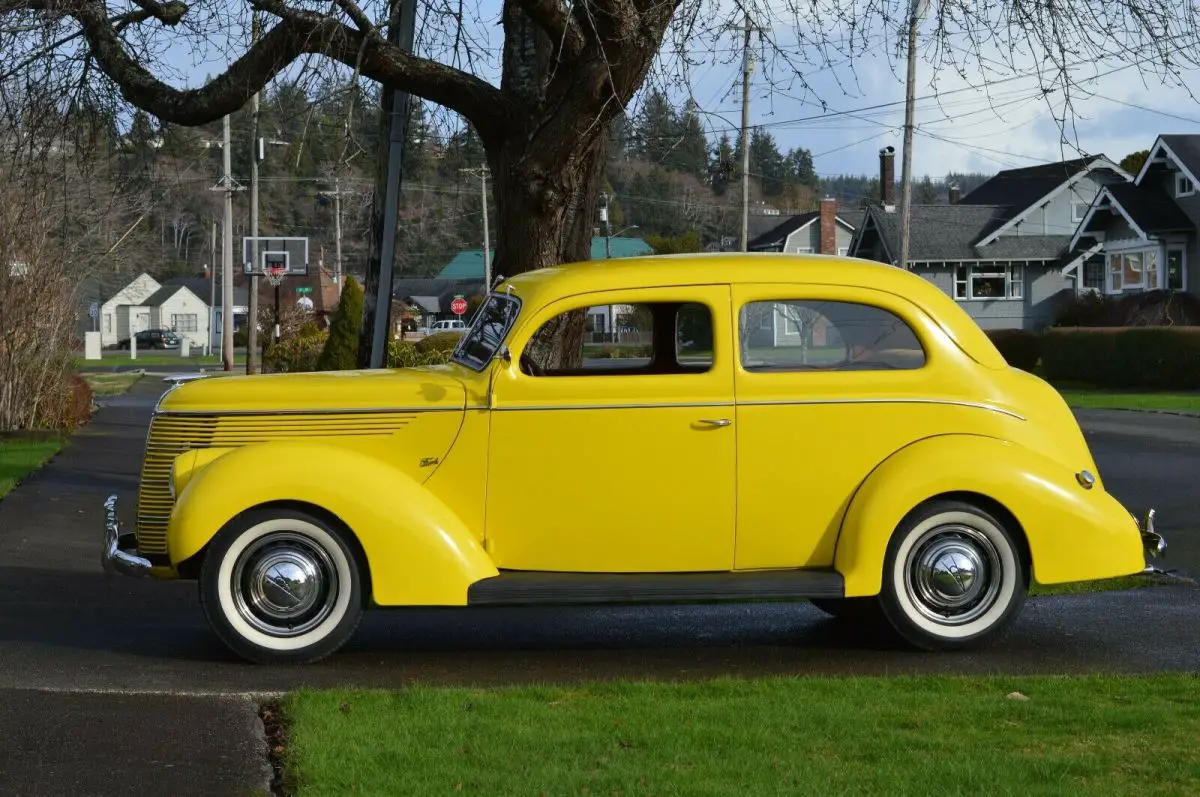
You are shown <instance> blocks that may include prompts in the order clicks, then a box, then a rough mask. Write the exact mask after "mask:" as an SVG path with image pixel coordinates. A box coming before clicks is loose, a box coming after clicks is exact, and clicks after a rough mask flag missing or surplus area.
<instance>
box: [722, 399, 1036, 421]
mask: <svg viewBox="0 0 1200 797" xmlns="http://www.w3.org/2000/svg"><path fill="white" fill-rule="evenodd" d="M793 404H797V405H799V404H942V405H945V406H950V407H968V408H970V409H976V410H990V411H992V412H998V413H1000V414H1001V415H1009V416H1011V417H1013V418H1016V419H1017V420H1019V421H1025V420H1028V418H1026V417H1025V416H1024V415H1020V414H1019V413H1016V412H1013V411H1012V410H1006V409H1004V408H1003V407H996V406H994V405H992V404H984V403H983V402H979V401H962V400H959V399H934V398H846V399H780V400H778V401H739V402H738V406H739V407H767V406H777V405H783V406H788V405H793Z"/></svg>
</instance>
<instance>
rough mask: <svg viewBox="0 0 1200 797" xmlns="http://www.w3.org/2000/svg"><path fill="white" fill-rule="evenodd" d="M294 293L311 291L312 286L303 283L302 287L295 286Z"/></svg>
mask: <svg viewBox="0 0 1200 797" xmlns="http://www.w3.org/2000/svg"><path fill="white" fill-rule="evenodd" d="M296 293H312V286H311V285H305V286H303V287H300V288H297V289H296Z"/></svg>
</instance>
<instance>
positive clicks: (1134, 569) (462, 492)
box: [102, 254, 1165, 662]
mask: <svg viewBox="0 0 1200 797" xmlns="http://www.w3.org/2000/svg"><path fill="white" fill-rule="evenodd" d="M614 304H620V305H626V306H631V307H633V309H634V311H635V313H636V317H638V318H639V319H641V320H640V321H639V329H641V330H643V331H646V332H648V334H649V339H650V340H651V341H652V342H651V343H650V344H649V353H648V354H646V355H645V356H641V355H640V354H639V356H638V357H637V358H627V357H625V356H624V355H618V354H612V356H611V357H609V358H606V357H605V356H604V354H603V352H600V353H597V352H594V351H593V352H590V353H589V354H588V356H586V357H585V356H583V352H582V351H575V350H574V349H573V348H569V347H567V346H566V345H565V343H560V344H559V346H558V347H557V348H555V347H548V346H547V345H545V340H546V336H539V335H538V334H537V333H538V332H539V330H542V329H544V328H546V327H547V325H555V326H554V327H551V329H555V328H558V329H561V327H559V326H557V325H559V324H563V323H565V322H567V320H568V319H569V318H572V317H578V316H577V311H580V310H587V309H588V308H590V307H592V306H597V307H602V306H611V305H614ZM569 314H574V315H569ZM631 315H634V313H631ZM579 338H580V336H569V335H568V336H561V337H560V338H559V340H560V341H571V340H578V339H579ZM680 341H687V342H688V343H687V344H686V345H685V344H681V343H680ZM591 345H592V344H581V346H580V348H584V347H586V346H591ZM613 357H619V359H613ZM583 461H586V463H587V468H588V472H590V473H592V474H603V475H602V476H600V477H598V479H599V480H598V479H597V478H590V479H581V478H580V477H579V473H580V471H579V467H577V465H578V464H579V463H580V462H583ZM313 463H320V467H314V466H313ZM142 473H143V477H142V481H141V485H140V492H139V496H138V506H137V513H136V516H137V523H136V526H135V527H134V530H133V531H132V532H130V533H127V534H126V533H122V531H121V527H120V525H119V520H118V510H117V499H116V497H115V496H114V497H110V498H109V499H108V500H107V502H106V504H105V508H106V514H105V529H104V548H103V556H102V558H103V562H104V564H105V566H106V567H108V568H110V569H112V570H115V571H117V572H120V573H124V574H127V575H132V576H140V575H147V574H148V575H150V576H153V577H157V578H163V579H180V578H182V579H193V580H196V581H198V584H199V594H200V602H201V604H202V606H203V608H204V612H205V613H206V616H207V618H208V621H209V623H210V624H211V627H212V629H213V630H214V631H215V633H216V634H217V635H218V636H219V637H220V638H221V639H222V640H224V642H225V643H226V644H227V645H228V646H229V647H230V648H231V649H232V650H234V651H236V652H237V653H238V654H240V655H241V656H243V657H245V658H246V659H249V660H251V661H255V662H309V661H315V660H317V659H320V658H322V657H324V656H326V655H328V654H330V653H332V652H334V651H335V650H337V649H338V648H339V647H341V646H342V645H343V644H344V643H345V642H346V641H347V639H349V637H350V636H351V634H352V633H353V632H354V629H355V628H356V627H357V625H358V623H359V620H360V618H361V616H362V614H363V612H364V610H365V609H367V608H369V607H400V606H512V605H523V606H528V605H545V604H588V605H594V604H604V603H658V602H716V601H765V600H773V601H777V600H793V601H799V600H810V601H812V603H814V604H815V605H817V606H818V607H820V608H821V609H823V610H824V611H826V612H828V613H829V614H831V615H833V616H835V617H837V618H841V620H842V621H851V622H872V623H877V622H883V623H885V624H886V625H887V626H890V627H891V628H892V629H894V631H895V632H896V637H897V640H898V641H906V642H907V643H908V644H910V645H912V646H915V647H918V648H922V649H928V650H945V649H962V648H973V647H978V646H982V645H984V644H987V643H990V642H993V641H995V640H997V639H999V638H1001V637H1002V636H1003V634H1004V633H1005V631H1006V630H1008V629H1009V628H1010V627H1011V625H1012V623H1013V621H1014V620H1015V618H1016V617H1017V615H1018V613H1019V612H1020V610H1021V608H1022V606H1023V604H1024V602H1025V597H1026V593H1027V591H1028V588H1029V586H1030V583H1031V580H1032V579H1033V578H1034V577H1035V576H1036V578H1037V581H1038V582H1040V583H1042V584H1055V583H1062V582H1073V581H1085V580H1092V579H1104V578H1110V577H1115V576H1122V575H1126V574H1134V573H1139V572H1143V571H1144V570H1145V569H1146V568H1147V567H1149V566H1150V564H1149V563H1150V562H1151V561H1152V560H1153V558H1154V557H1157V556H1158V555H1160V554H1161V553H1162V551H1163V548H1164V546H1165V543H1164V542H1163V540H1162V537H1161V536H1160V535H1158V534H1157V533H1156V532H1155V530H1154V528H1153V515H1152V514H1149V515H1148V516H1147V520H1146V522H1145V523H1144V524H1143V523H1141V522H1139V521H1138V520H1137V519H1136V518H1135V517H1134V516H1133V515H1132V514H1131V513H1130V512H1129V511H1127V510H1126V509H1125V507H1123V506H1122V505H1121V503H1119V502H1118V501H1117V500H1116V499H1115V498H1114V497H1113V496H1112V495H1111V494H1109V493H1108V492H1107V491H1106V490H1105V487H1104V483H1103V481H1102V479H1101V477H1100V475H1099V473H1098V472H1097V469H1096V464H1095V462H1094V460H1093V458H1092V455H1091V453H1090V451H1089V450H1088V445H1087V442H1086V440H1085V439H1084V436H1083V434H1082V433H1081V431H1080V429H1079V426H1078V425H1077V423H1076V421H1075V418H1074V416H1073V415H1072V413H1071V411H1070V410H1069V409H1068V407H1067V405H1066V404H1065V403H1064V402H1063V399H1062V398H1061V397H1060V396H1059V394H1058V393H1057V392H1056V391H1055V390H1054V389H1053V388H1052V387H1051V386H1050V385H1048V384H1046V383H1045V382H1043V381H1042V380H1040V379H1038V378H1037V377H1035V376H1033V375H1031V374H1028V373H1025V372H1023V371H1020V370H1017V369H1014V368H1011V367H1009V366H1008V365H1007V364H1006V363H1005V361H1004V358H1003V357H1001V355H1000V353H999V352H998V351H997V350H996V348H995V346H993V345H992V343H991V342H990V341H989V340H988V338H987V336H986V335H984V333H983V332H982V331H981V330H980V328H979V327H978V326H977V325H976V324H975V322H974V321H973V320H972V319H971V318H970V317H968V316H967V314H966V313H965V312H964V311H963V310H962V309H961V307H959V305H957V304H956V303H955V302H954V301H953V300H952V299H950V298H949V297H947V296H946V295H945V294H944V293H943V292H942V291H941V290H939V289H938V288H937V287H935V286H934V285H933V284H931V283H929V282H927V281H926V280H924V279H922V278H921V277H919V276H916V275H914V274H912V273H910V272H907V271H903V270H900V269H896V268H893V267H891V266H887V265H883V264H879V263H872V262H867V261H862V260H855V259H850V258H833V257H827V258H817V257H806V256H787V255H771V254H758V255H744V254H733V255H688V256H671V257H661V258H656V257H644V258H625V259H622V260H620V261H605V262H604V263H603V264H602V265H597V264H594V263H582V264H573V265H568V266H563V267H558V268H554V269H550V270H544V271H533V272H529V273H526V274H521V275H519V276H517V277H514V278H512V279H509V280H507V281H505V282H503V283H501V284H500V285H499V286H498V287H497V289H496V291H495V292H493V293H491V294H490V295H489V296H488V297H487V298H486V299H485V302H484V304H483V306H482V307H481V309H480V310H479V312H478V313H477V314H476V317H475V320H474V323H473V324H472V326H471V329H470V331H469V332H468V333H467V334H466V336H465V337H464V338H463V340H462V341H461V342H460V343H459V345H458V346H457V348H456V349H455V351H454V353H453V362H451V363H449V364H446V365H437V366H425V367H420V368H408V369H396V370H390V371H387V372H385V373H378V372H374V373H369V374H368V373H354V372H350V373H346V372H342V373H297V374H287V375H271V376H247V377H243V378H240V379H197V380H194V381H190V382H188V383H186V384H177V385H176V386H174V387H172V388H171V389H170V390H169V391H168V392H167V393H166V394H165V395H164V396H163V398H162V399H161V401H160V402H159V404H158V407H157V408H156V409H155V412H154V416H153V420H152V423H151V426H150V431H149V435H148V438H147V444H146V453H145V464H144V467H143V471H142ZM331 473H336V474H337V478H330V474H331ZM264 474H269V475H268V476H264ZM605 479H611V480H612V481H611V482H606V481H605ZM348 484H353V485H354V489H347V488H346V485H348Z"/></svg>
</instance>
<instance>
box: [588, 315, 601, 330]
mask: <svg viewBox="0 0 1200 797" xmlns="http://www.w3.org/2000/svg"><path fill="white" fill-rule="evenodd" d="M587 328H588V332H603V331H604V314H603V313H588V316H587Z"/></svg>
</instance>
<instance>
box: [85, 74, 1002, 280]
mask: <svg viewBox="0 0 1200 797" xmlns="http://www.w3.org/2000/svg"><path fill="white" fill-rule="evenodd" d="M377 107H378V105H377V102H376V100H375V98H374V97H372V96H369V95H367V94H365V93H363V92H361V91H350V92H348V91H347V90H346V88H345V85H344V84H337V85H327V86H317V87H315V88H311V87H310V88H308V89H307V90H304V89H301V88H299V87H298V86H296V85H288V84H280V85H277V86H275V87H273V88H272V89H271V90H270V91H269V92H267V93H265V94H264V95H263V97H262V101H261V111H260V135H261V137H262V138H263V139H264V142H265V159H264V161H263V162H262V163H261V165H260V171H259V174H260V184H261V189H260V221H259V225H260V234H263V235H289V236H307V237H308V238H309V240H310V244H309V246H310V258H311V260H310V267H311V268H315V267H316V266H317V265H318V263H321V264H323V265H324V266H325V267H326V268H332V267H333V263H334V257H335V254H334V252H335V238H334V230H335V218H334V214H335V202H334V196H333V192H334V191H338V192H340V196H341V211H342V254H343V261H344V265H345V269H346V270H347V272H349V273H355V272H359V271H360V270H361V269H362V266H363V264H364V262H365V258H366V253H367V247H368V236H369V229H370V208H371V191H372V187H373V184H374V181H373V168H374V157H375V155H374V150H375V142H376V140H377V137H378V135H379V132H378V112H377ZM74 113H75V119H76V120H77V124H76V128H77V127H78V119H79V115H80V113H82V111H81V110H80V109H74ZM701 120H702V115H701V113H700V112H699V109H698V108H696V107H695V106H694V105H692V104H688V105H685V106H683V107H681V108H680V107H675V106H673V105H672V104H671V103H670V101H669V100H668V98H667V97H666V96H665V95H663V94H652V95H651V96H649V97H648V98H647V100H646V102H644V103H643V106H642V110H641V112H640V113H639V114H638V115H637V117H636V118H632V119H628V118H622V119H619V120H618V122H617V123H615V124H614V125H613V126H612V129H611V131H610V147H609V150H610V155H609V163H608V168H607V175H606V176H607V185H606V191H607V193H608V194H609V195H610V197H611V199H610V209H611V223H612V228H611V229H612V231H613V232H614V233H616V232H618V231H620V230H623V229H624V228H626V227H628V226H630V225H636V227H637V233H636V234H639V235H669V236H674V235H681V234H683V233H686V232H696V233H698V234H699V235H700V238H701V240H702V241H703V242H704V243H705V244H708V243H711V242H714V241H720V240H721V239H722V237H725V238H726V240H728V238H729V237H733V238H736V236H737V235H738V233H739V231H740V224H741V221H740V204H741V186H740V175H741V160H742V159H741V152H740V148H739V146H738V140H737V137H736V135H731V134H729V133H723V134H722V135H720V136H719V137H715V138H713V137H709V136H706V135H705V126H704V124H703V123H702V121H701ZM87 121H88V124H86V125H84V126H85V127H89V128H90V132H89V139H90V142H89V147H88V148H87V155H86V156H85V157H86V158H88V159H90V160H91V161H92V163H91V168H88V169H85V171H86V172H87V174H88V179H89V180H91V181H100V182H104V181H108V182H111V183H113V184H114V186H112V187H110V190H108V191H107V193H108V194H111V195H114V196H115V195H119V196H121V197H122V198H123V201H124V202H125V203H126V204H127V206H128V207H127V208H126V209H124V210H122V212H121V215H123V216H124V217H126V218H125V219H124V220H123V221H125V222H127V223H128V224H130V225H132V230H133V232H132V233H129V234H128V235H127V236H126V239H125V240H123V242H122V244H121V247H120V257H119V261H120V263H121V264H122V265H123V267H122V268H121V269H120V270H121V271H123V272H127V273H128V272H131V271H141V270H146V271H149V272H150V273H151V274H152V275H154V276H156V277H159V278H166V277H170V276H181V275H185V274H192V273H195V272H197V271H199V270H201V269H203V268H204V266H205V264H208V263H211V262H212V261H213V251H212V235H213V230H214V224H216V225H217V227H216V229H217V233H218V234H217V245H218V247H219V245H220V235H219V222H220V219H221V199H222V196H221V193H220V192H219V191H216V190H213V189H214V187H215V186H217V184H218V180H219V177H220V174H221V160H222V157H221V140H222V131H221V125H220V124H219V123H216V124H211V125H207V126H204V127H201V128H185V127H177V126H162V125H158V124H157V123H155V122H154V121H153V120H151V119H150V118H149V117H147V116H146V115H144V114H141V113H139V114H138V115H136V116H135V117H134V118H133V120H132V124H131V125H129V126H128V130H127V132H125V133H124V134H120V133H118V126H117V125H116V124H115V123H114V122H113V121H112V120H107V119H97V118H90V119H88V120H87ZM231 141H232V164H233V168H232V171H233V175H234V178H235V180H236V181H237V182H238V183H239V184H240V185H241V186H242V187H243V188H245V187H247V186H248V181H249V164H250V157H251V134H250V116H249V111H248V110H245V109H243V110H242V111H239V112H238V113H237V114H235V115H234V116H233V117H232V118H231ZM67 148H68V149H69V148H70V144H69V143H68V144H67ZM897 160H898V159H897ZM483 163H484V158H483V151H482V148H481V146H480V144H479V141H478V139H477V138H476V137H475V136H474V135H473V134H472V133H471V132H470V131H469V130H468V129H461V128H460V129H459V131H458V132H451V133H447V132H446V131H445V130H444V127H443V126H437V127H435V126H434V125H433V124H431V122H430V119H429V115H428V113H427V109H426V108H425V107H423V106H422V104H421V103H414V106H413V117H412V120H411V123H410V125H409V127H408V134H407V141H406V147H405V156H404V180H403V194H402V209H401V213H402V223H401V225H400V233H399V235H400V240H399V241H398V245H397V249H396V251H397V253H398V257H399V262H398V273H399V274H400V275H402V276H426V275H431V274H435V273H437V271H439V270H440V269H441V267H442V266H443V265H444V264H445V263H446V262H448V261H449V260H450V259H451V258H452V257H454V255H455V254H456V253H457V252H459V251H460V250H462V249H467V248H480V247H481V246H482V243H483V225H482V197H481V188H482V186H481V182H480V177H479V167H481V166H482V165H483ZM863 167H864V168H863V172H864V174H862V175H824V174H821V173H820V164H819V163H815V162H814V158H813V156H812V153H811V152H810V151H809V150H807V149H804V148H793V149H789V150H787V151H783V150H782V149H781V148H780V146H779V144H778V143H777V142H776V140H775V139H774V137H773V136H772V134H771V132H770V131H769V130H764V129H761V128H760V129H755V130H754V131H753V132H752V135H751V137H750V175H751V213H752V215H755V216H758V215H760V214H761V213H762V212H763V211H764V209H768V208H769V209H773V210H774V211H778V215H776V216H774V220H775V221H778V220H781V219H779V216H787V215H790V214H793V213H799V212H803V211H807V210H812V209H814V208H815V207H816V203H817V201H818V199H819V198H820V197H821V196H833V197H836V198H837V199H838V200H839V203H840V205H842V206H847V205H849V206H858V205H860V204H861V203H863V202H865V201H868V200H870V199H878V196H879V180H878V176H877V175H876V174H875V171H876V170H877V163H864V164H863ZM986 178H987V175H976V174H970V175H946V177H945V178H939V179H936V180H931V179H930V178H928V177H926V178H924V179H923V180H921V181H919V182H918V183H917V184H915V185H914V201H915V202H945V201H946V186H945V181H946V180H954V181H955V182H957V183H958V185H959V186H960V187H961V189H962V191H963V193H966V192H968V191H970V190H971V189H972V188H974V187H975V186H976V185H978V184H979V183H980V182H982V181H983V180H984V179H986ZM101 193H102V194H103V193H105V192H101ZM490 202H491V198H490V196H489V203H490ZM494 213H495V208H494V207H493V208H491V209H490V214H489V215H490V216H491V219H492V222H493V224H494V222H495V216H494ZM234 220H235V228H234V231H233V235H234V246H235V263H240V253H241V239H242V236H244V235H247V234H248V229H249V195H248V191H245V190H241V191H239V192H238V193H236V194H235V196H234ZM761 221H762V222H769V220H768V219H762V220H761ZM599 224H600V223H599V221H597V228H598V232H603V230H602V228H600V226H599ZM756 226H757V227H761V226H762V224H761V223H760V224H757V225H756ZM125 229H126V227H125V225H124V224H123V223H114V224H113V226H112V230H111V231H110V233H109V236H108V237H109V239H113V240H115V237H116V236H118V235H120V234H121V233H122V232H123V231H125Z"/></svg>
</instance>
